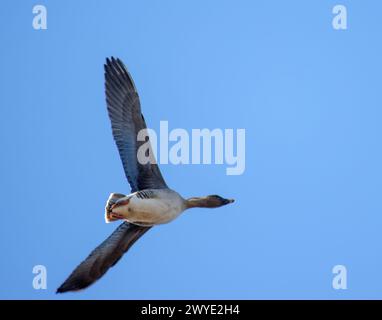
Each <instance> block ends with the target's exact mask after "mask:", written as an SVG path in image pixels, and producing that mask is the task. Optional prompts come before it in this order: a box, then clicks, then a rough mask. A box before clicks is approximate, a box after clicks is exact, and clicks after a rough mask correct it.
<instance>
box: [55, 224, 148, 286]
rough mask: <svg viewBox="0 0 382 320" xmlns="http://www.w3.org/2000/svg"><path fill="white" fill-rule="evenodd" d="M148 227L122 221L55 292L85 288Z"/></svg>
mask: <svg viewBox="0 0 382 320" xmlns="http://www.w3.org/2000/svg"><path fill="white" fill-rule="evenodd" d="M149 229H150V227H141V226H137V225H133V224H130V223H128V222H124V223H122V224H121V225H120V226H119V227H118V228H117V229H116V230H115V231H114V232H113V233H112V234H111V235H110V236H109V238H107V239H106V240H105V241H104V242H102V243H101V244H100V245H99V246H98V247H97V248H95V249H94V250H93V251H92V252H91V253H90V255H89V256H88V257H87V258H86V259H85V260H84V261H83V262H81V264H80V265H79V266H78V267H77V268H76V269H75V270H74V271H73V272H72V273H71V275H70V276H69V278H68V279H66V280H65V282H64V283H63V284H62V285H61V286H60V287H59V288H58V289H57V293H63V292H66V291H77V290H81V289H85V288H86V287H88V286H90V285H91V284H92V283H94V282H95V281H97V280H98V279H99V278H101V277H102V276H103V275H104V274H105V273H106V271H107V270H108V269H109V268H111V267H112V266H114V265H115V264H116V263H117V262H118V260H119V259H121V257H122V255H123V254H124V253H125V252H126V251H127V250H129V248H130V247H131V246H132V245H133V244H134V242H135V241H137V240H138V239H139V238H140V237H141V236H142V235H143V234H144V233H145V232H146V231H148V230H149Z"/></svg>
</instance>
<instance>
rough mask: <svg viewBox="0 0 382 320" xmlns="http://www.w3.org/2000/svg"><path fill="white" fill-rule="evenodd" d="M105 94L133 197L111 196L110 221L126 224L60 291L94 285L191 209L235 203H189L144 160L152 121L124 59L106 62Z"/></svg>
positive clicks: (201, 199) (217, 199)
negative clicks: (147, 236) (142, 135)
mask: <svg viewBox="0 0 382 320" xmlns="http://www.w3.org/2000/svg"><path fill="white" fill-rule="evenodd" d="M105 91H106V103H107V111H108V114H109V118H110V121H111V127H112V132H113V137H114V140H115V142H116V144H117V148H118V151H119V155H120V157H121V160H122V164H123V169H124V171H125V175H126V178H127V180H128V182H129V184H130V186H131V193H130V194H128V195H124V194H120V193H112V194H111V195H110V197H109V199H108V201H107V203H106V208H105V220H106V222H112V221H116V220H123V223H122V224H121V225H120V226H119V227H118V228H117V229H116V230H115V231H114V232H113V233H112V234H111V235H110V236H109V237H108V238H107V239H106V240H105V241H104V242H102V243H101V244H100V245H99V246H98V247H97V248H96V249H94V250H93V251H92V252H91V253H90V255H89V256H88V257H87V258H86V259H85V260H84V261H83V262H82V263H81V264H80V265H79V266H77V268H76V269H75V270H74V271H73V272H72V273H71V274H70V276H69V277H68V278H67V279H66V280H65V282H64V283H63V284H62V285H61V286H60V287H59V288H58V289H57V293H63V292H67V291H77V290H81V289H84V288H86V287H88V286H90V285H91V284H92V283H94V282H95V281H97V280H98V279H99V278H101V277H102V276H103V275H104V274H105V273H106V271H107V270H108V269H109V268H110V267H112V266H114V265H115V264H116V263H117V262H118V261H119V259H120V258H121V257H122V255H123V254H124V253H125V252H126V251H127V250H129V248H130V247H131V246H132V245H133V244H134V242H135V241H137V240H138V239H139V238H140V237H141V236H142V235H143V234H144V233H146V232H147V231H148V230H149V229H150V228H151V227H152V226H155V225H158V224H163V223H167V222H170V221H171V220H173V219H175V218H176V217H178V216H179V215H180V214H181V213H182V212H183V211H184V210H186V209H189V208H195V207H201V208H216V207H220V206H224V205H226V204H228V203H232V202H233V201H234V200H232V199H224V198H222V197H220V196H217V195H210V196H205V197H193V198H190V199H184V198H183V197H182V196H180V195H179V194H178V193H177V192H176V191H174V190H171V189H169V188H168V186H167V184H166V182H165V181H164V179H163V177H162V174H161V172H160V170H159V167H158V165H157V164H156V162H155V160H153V161H148V162H146V163H145V164H142V163H141V162H142V161H139V159H138V149H139V147H140V146H142V144H143V143H148V144H149V143H150V142H149V140H148V138H147V139H146V141H140V140H139V139H137V136H138V133H139V132H140V130H143V129H146V123H145V119H144V117H143V115H142V113H141V106H140V101H139V96H138V93H137V90H136V87H135V85H134V82H133V80H132V78H131V76H130V74H129V72H128V71H127V69H126V67H125V65H124V64H123V63H122V61H121V60H120V59H115V58H113V57H111V59H109V58H107V59H106V64H105ZM149 147H150V146H149ZM148 150H149V152H150V151H151V149H150V148H149V149H148Z"/></svg>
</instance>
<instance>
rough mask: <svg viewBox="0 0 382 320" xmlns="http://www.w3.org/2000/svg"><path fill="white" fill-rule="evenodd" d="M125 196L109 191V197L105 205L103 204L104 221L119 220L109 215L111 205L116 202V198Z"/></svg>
mask: <svg viewBox="0 0 382 320" xmlns="http://www.w3.org/2000/svg"><path fill="white" fill-rule="evenodd" d="M123 197H125V195H124V194H122V193H111V194H110V196H109V199H107V202H106V206H105V221H106V223H110V222H113V221H116V220H119V219H118V218H115V217H113V216H112V215H111V207H112V205H113V204H115V203H116V202H117V200H118V199H121V198H123Z"/></svg>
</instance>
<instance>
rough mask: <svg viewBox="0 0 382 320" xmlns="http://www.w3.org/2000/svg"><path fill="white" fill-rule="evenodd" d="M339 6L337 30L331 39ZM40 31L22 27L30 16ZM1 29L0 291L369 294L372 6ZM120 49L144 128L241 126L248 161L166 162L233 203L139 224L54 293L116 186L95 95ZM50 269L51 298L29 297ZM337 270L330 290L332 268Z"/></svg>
mask: <svg viewBox="0 0 382 320" xmlns="http://www.w3.org/2000/svg"><path fill="white" fill-rule="evenodd" d="M338 3H341V4H344V5H346V7H347V10H348V29H347V30H339V31H338V30H334V29H333V27H332V18H333V14H332V8H333V7H334V6H335V5H336V4H338ZM36 4H43V5H45V6H46V8H47V10H48V16H47V18H48V20H47V23H48V29H47V30H34V29H33V28H32V19H33V14H32V8H33V6H34V5H36ZM1 10H2V15H1V19H0V40H1V50H0V69H1V72H0V85H1V94H0V146H1V150H2V156H1V158H0V177H1V179H0V200H1V204H2V209H1V211H2V219H1V224H0V232H1V233H0V237H1V239H0V240H1V241H0V252H1V265H0V298H21V299H44V298H45V299H46V298H48V299H62V298H70V299H111V298H113V299H142V298H150V299H151V298H161V299H182V298H200V299H204V298H211V299H212V298H224V299H225V298H227V299H228V298H243V299H262V298H276V299H281V298H288V299H290V298H303V299H306V298H320V299H321V298H327V299H343V298H382V274H381V270H382V233H381V227H382V217H381V214H382V202H381V190H382V170H381V163H382V151H381V138H382V126H381V119H382V109H381V107H382V98H381V75H382V62H381V57H382V45H381V33H382V22H381V16H382V4H381V2H380V1H341V2H339V1H332V0H330V1H329V0H320V1H318V0H317V1H303V0H300V1H297V0H295V1H281V0H280V1H265V0H264V1H223V0H220V1H188V2H185V1H182V2H181V1H175V0H173V1H166V0H161V1H148V0H146V1H134V2H133V1H109V0H108V1H53V0H49V1H48V0H46V1H37V0H36V1H29V0H28V1H27V0H23V1H20V0H19V1H14V0H12V1H11V0H7V1H2V3H1ZM111 55H114V56H117V57H120V58H121V59H122V60H123V61H124V62H125V64H126V65H127V66H128V68H129V70H130V72H131V73H132V75H133V77H134V80H135V82H136V85H137V87H138V90H139V93H140V96H141V102H142V108H143V113H144V115H145V117H146V120H147V122H148V125H149V126H150V127H152V128H154V129H158V128H159V122H160V121H161V120H166V121H168V122H169V126H170V129H173V128H184V129H186V130H191V129H193V128H210V129H214V128H221V129H224V128H234V129H238V128H244V129H246V169H245V172H244V174H243V175H240V176H227V175H226V172H225V166H224V165H172V164H168V165H162V166H161V170H162V173H163V175H164V176H165V178H166V180H167V182H168V185H169V186H171V187H172V188H174V189H176V190H177V191H179V192H180V193H181V194H182V195H184V196H186V197H188V196H194V195H204V194H220V195H222V196H226V197H233V198H235V199H236V202H235V203H234V204H233V205H229V206H226V207H223V208H220V209H216V210H212V211H208V210H203V209H195V210H193V211H189V212H187V213H185V214H184V215H183V216H181V217H180V218H179V219H178V220H176V221H174V222H172V223H171V224H168V225H163V226H158V227H156V228H154V229H152V230H150V231H149V232H148V233H147V234H146V235H144V236H143V237H142V238H141V239H140V241H138V242H137V243H136V244H135V245H134V247H133V248H132V249H131V250H130V251H129V252H128V253H127V254H126V255H125V256H124V257H123V259H122V260H121V261H120V262H119V263H118V264H117V265H116V266H115V267H113V268H112V269H110V270H109V272H108V273H107V274H106V275H105V276H104V277H103V278H102V279H101V280H100V281H99V282H97V283H96V284H94V285H93V286H92V287H90V288H89V289H87V290H86V291H83V292H81V293H68V294H65V295H56V294H54V291H55V289H56V288H57V286H58V285H60V284H61V282H62V281H63V280H64V279H65V278H66V277H67V276H68V275H69V273H70V272H71V271H72V269H73V268H74V267H75V266H76V265H77V264H78V263H79V262H80V261H81V260H82V259H83V258H85V257H86V256H87V255H88V253H89V252H90V251H91V250H92V249H93V248H94V247H95V246H97V245H98V244H99V243H100V242H101V241H102V240H103V239H105V238H106V237H107V236H108V235H109V234H110V233H111V232H112V231H113V230H114V229H115V228H116V227H117V225H118V224H116V223H114V224H105V223H104V217H103V210H104V205H105V201H106V199H107V198H108V196H109V193H110V192H123V193H128V192H129V191H130V187H129V185H128V184H127V181H126V180H125V177H124V173H123V170H122V165H121V162H120V159H119V155H118V152H117V149H116V147H115V145H114V142H113V139H112V135H111V129H110V123H109V119H108V117H107V113H106V106H105V97H104V75H103V63H104V59H105V57H107V56H111ZM35 265H44V266H45V267H46V268H47V273H48V278H47V286H48V288H47V290H35V289H34V288H33V287H32V280H33V277H34V274H33V273H32V269H33V266H35ZM335 265H344V266H345V267H346V268H347V287H348V288H347V289H346V290H334V289H333V288H332V279H333V277H334V275H333V273H332V268H333V267H334V266H335Z"/></svg>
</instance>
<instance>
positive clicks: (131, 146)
mask: <svg viewBox="0 0 382 320" xmlns="http://www.w3.org/2000/svg"><path fill="white" fill-rule="evenodd" d="M105 90H106V103H107V110H108V113H109V118H110V120H111V127H112V130H113V136H114V140H115V142H116V144H117V147H118V151H119V155H120V157H121V160H122V164H123V168H124V170H125V174H126V177H127V180H128V181H129V183H130V186H131V189H132V192H135V191H138V190H143V189H162V188H167V185H166V183H165V181H164V179H163V177H162V174H161V172H160V170H159V167H158V165H157V164H156V163H155V159H154V158H152V159H153V160H152V161H149V162H148V163H147V164H144V165H143V164H141V163H139V161H138V159H137V152H138V149H139V147H140V146H141V145H142V144H144V143H148V144H150V142H149V141H148V142H147V141H138V140H137V135H138V132H139V131H140V130H142V129H146V123H145V119H144V118H143V115H142V113H141V106H140V101H139V96H138V93H137V90H136V88H135V85H134V82H133V80H132V78H131V76H130V74H129V72H128V71H127V69H126V67H125V66H124V64H123V63H122V61H121V60H119V59H114V58H113V57H112V58H111V60H110V59H106V64H105ZM149 153H150V156H152V155H153V153H152V150H151V146H150V149H149Z"/></svg>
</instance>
